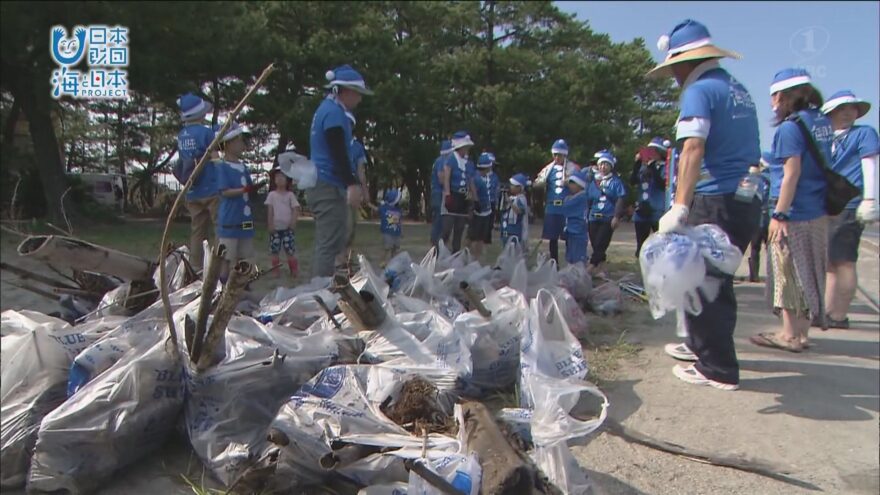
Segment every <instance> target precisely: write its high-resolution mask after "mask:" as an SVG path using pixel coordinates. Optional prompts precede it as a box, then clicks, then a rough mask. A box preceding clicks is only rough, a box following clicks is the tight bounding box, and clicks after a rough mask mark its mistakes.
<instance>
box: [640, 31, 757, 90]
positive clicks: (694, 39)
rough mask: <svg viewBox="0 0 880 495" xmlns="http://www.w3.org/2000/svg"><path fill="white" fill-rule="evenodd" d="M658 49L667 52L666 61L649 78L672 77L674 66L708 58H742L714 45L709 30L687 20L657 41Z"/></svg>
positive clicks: (652, 70) (650, 73)
mask: <svg viewBox="0 0 880 495" xmlns="http://www.w3.org/2000/svg"><path fill="white" fill-rule="evenodd" d="M657 49H659V50H660V51H661V52H666V59H665V60H664V61H663V62H662V63H660V64H658V65H657V66H656V67H654V68H653V69H651V71H650V72H648V75H649V76H660V75H663V76H671V75H672V68H671V66H672V65H674V64H678V63H681V62H687V61H690V60H702V59H708V58H722V57H730V58H742V56H741V55H739V54H738V53H736V52H732V51H730V50H724V49H721V48H718V47H717V46H715V45H713V44H712V36H711V35H710V34H709V29H708V28H707V27H706V26H704V25H703V24H701V23H699V22H697V21H695V20H693V19H685V20H684V21H681V22H680V23H678V25H676V26H675V27H674V28H672V32H670V33H669V34H664V35H663V36H661V37H660V39H658V40H657Z"/></svg>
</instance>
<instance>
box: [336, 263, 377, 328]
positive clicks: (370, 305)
mask: <svg viewBox="0 0 880 495" xmlns="http://www.w3.org/2000/svg"><path fill="white" fill-rule="evenodd" d="M333 283H334V285H335V287H334V291H335V292H337V293H338V294H339V298H340V300H339V308H340V309H341V310H342V312H343V313H344V314H345V316H346V317H348V319H349V321H350V322H351V323H352V325H354V326H355V328H357V329H358V330H360V331H362V330H375V329H377V328H379V326H380V325H382V323H383V322H384V321H385V319H386V318H387V316H388V315H387V314H386V313H385V309H383V308H382V304H381V303H379V299H378V298H377V297H376V296H375V295H374V294H372V293H371V292H370V291H366V290H362V291H356V290H354V287H352V286H351V282H350V281H349V280H348V278H347V277H345V276H344V275H339V274H337V275H336V276H335V277H334V278H333Z"/></svg>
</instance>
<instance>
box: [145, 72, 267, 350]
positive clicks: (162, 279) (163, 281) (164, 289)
mask: <svg viewBox="0 0 880 495" xmlns="http://www.w3.org/2000/svg"><path fill="white" fill-rule="evenodd" d="M273 70H275V64H269V65H268V66H267V67H266V68H265V69H263V73H262V74H260V77H259V78H257V81H256V82H255V83H254V84H253V85H252V86H251V88H250V89H249V90H248V92H247V93H245V95H244V97H242V99H241V101H239V102H238V105H236V106H235V108H233V109H232V113H230V114H229V116H228V117H227V118H226V122H224V123H223V126H222V127H220V130H219V131H217V134H216V135H215V136H214V140H213V141H211V144H210V145H208V149H207V150H205V154H204V155H203V156H202V157H201V158H200V159H199V162H198V163H197V164H196V168H195V169H193V172H192V175H190V177H189V180H187V181H186V184H184V185H183V189H181V190H180V192H179V193H178V194H177V198H175V199H174V204H173V205H172V206H171V211H170V212H168V218H167V219H166V220H165V230H164V231H163V232H162V242H160V243H159V246H165V245H167V244H168V233H169V232H170V231H171V223H172V222H173V221H174V217H175V216H176V215H177V211H178V210H179V209H180V205H181V203H182V202H183V199H184V198H185V197H186V193H187V192H188V191H189V189H190V188H191V187H192V184H193V181H194V180H195V178H196V177H198V176H199V174H200V173H201V172H202V169H203V168H204V167H205V163H207V162H208V157H209V156H210V155H211V153H212V152H213V151H214V150H215V149H217V146H218V145H219V144H220V138H222V137H223V135H224V134H226V131H227V130H228V129H229V126H230V125H232V122H233V121H235V119H236V118H237V117H238V114H239V113H241V109H242V108H244V105H245V103H247V101H248V100H249V99H250V97H251V95H253V94H254V93H255V92H256V91H257V88H259V87H260V86H261V85H262V84H263V82H265V81H266V78H267V77H269V74H271V73H272V71H273ZM160 261H161V260H160ZM159 294H160V296H161V297H162V303H163V305H164V306H165V319H166V320H167V321H168V331H169V332H170V333H171V345H172V346H173V347H174V350H175V351H177V350H178V349H177V329H176V328H175V326H174V314H173V312H172V311H171V299H170V298H169V297H168V282H167V276H166V274H165V263H162V262H160V263H159Z"/></svg>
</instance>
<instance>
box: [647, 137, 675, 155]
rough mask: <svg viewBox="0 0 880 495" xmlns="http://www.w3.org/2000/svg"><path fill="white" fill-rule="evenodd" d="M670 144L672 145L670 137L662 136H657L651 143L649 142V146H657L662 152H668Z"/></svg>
mask: <svg viewBox="0 0 880 495" xmlns="http://www.w3.org/2000/svg"><path fill="white" fill-rule="evenodd" d="M670 146H672V143H671V142H669V140H668V139H663V138H662V137H655V138H654V139H652V140H651V142H650V143H648V147H650V148H657V149H658V150H660V152H662V153H666V151H668V150H669V147H670Z"/></svg>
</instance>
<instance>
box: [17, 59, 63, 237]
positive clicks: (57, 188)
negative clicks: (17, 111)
mask: <svg viewBox="0 0 880 495" xmlns="http://www.w3.org/2000/svg"><path fill="white" fill-rule="evenodd" d="M19 77H20V84H19V85H18V87H17V90H18V91H17V92H16V93H17V94H15V95H14V97H15V100H16V101H19V100H20V101H21V109H22V111H23V112H24V115H25V117H27V119H28V129H29V130H30V134H31V140H32V141H33V146H34V156H35V158H36V165H37V172H38V173H39V175H40V182H41V183H42V185H43V194H44V195H45V198H46V216H47V217H48V218H49V219H50V220H51V221H52V222H53V223H58V224H59V225H63V222H64V215H63V214H62V212H61V196H62V195H63V194H64V191H65V189H67V177H66V176H65V175H64V165H63V164H62V163H61V154H60V153H59V152H58V139H57V137H56V136H55V128H54V127H53V126H52V116H51V114H50V106H51V98H50V96H49V91H50V90H49V85H48V78H46V84H38V85H36V87H34V85H32V84H29V83H28V80H29V79H28V78H27V77H26V76H25V75H20V76H19ZM44 90H45V91H44ZM59 222H61V223H59Z"/></svg>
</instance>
